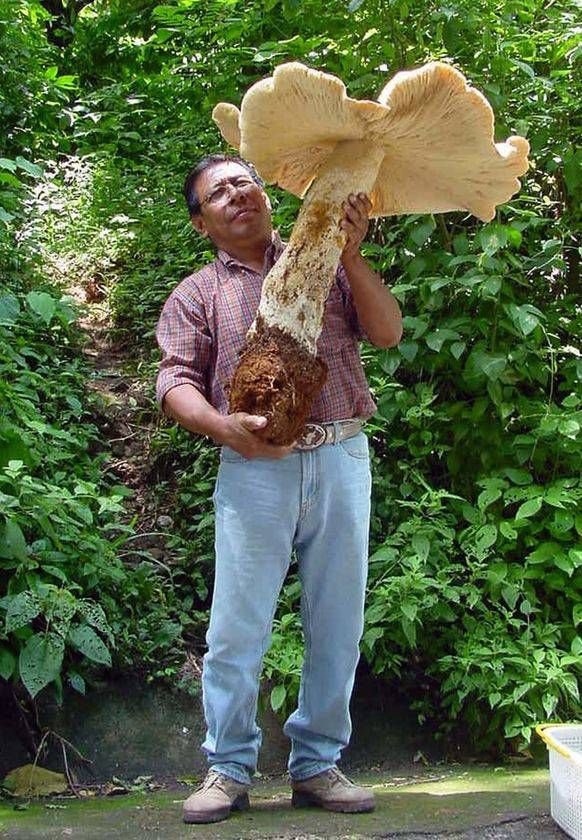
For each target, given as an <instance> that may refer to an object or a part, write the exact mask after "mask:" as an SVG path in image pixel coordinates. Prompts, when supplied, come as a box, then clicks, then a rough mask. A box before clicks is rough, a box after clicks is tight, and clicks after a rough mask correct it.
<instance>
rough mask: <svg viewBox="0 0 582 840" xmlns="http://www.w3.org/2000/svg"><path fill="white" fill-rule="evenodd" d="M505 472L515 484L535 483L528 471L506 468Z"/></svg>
mask: <svg viewBox="0 0 582 840" xmlns="http://www.w3.org/2000/svg"><path fill="white" fill-rule="evenodd" d="M503 472H504V474H505V475H506V476H507V477H508V479H509V480H510V481H512V482H513V483H514V484H519V485H525V484H531V483H532V482H533V478H532V475H531V473H529V472H527V470H516V469H514V468H513V467H506V468H505V469H504V470H503Z"/></svg>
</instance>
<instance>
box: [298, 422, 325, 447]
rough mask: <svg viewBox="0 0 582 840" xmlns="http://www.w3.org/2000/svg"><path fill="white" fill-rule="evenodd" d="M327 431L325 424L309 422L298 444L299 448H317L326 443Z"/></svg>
mask: <svg viewBox="0 0 582 840" xmlns="http://www.w3.org/2000/svg"><path fill="white" fill-rule="evenodd" d="M326 438H327V433H326V431H325V429H324V428H323V426H320V424H319V423H307V424H306V425H305V431H304V432H303V434H302V435H301V438H300V440H299V441H298V442H297V444H296V448H297V449H317V447H318V446H321V445H322V443H325V441H326Z"/></svg>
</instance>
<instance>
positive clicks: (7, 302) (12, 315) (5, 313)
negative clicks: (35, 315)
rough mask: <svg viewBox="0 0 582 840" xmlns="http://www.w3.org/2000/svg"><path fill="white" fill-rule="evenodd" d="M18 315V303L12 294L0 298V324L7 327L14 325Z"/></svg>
mask: <svg viewBox="0 0 582 840" xmlns="http://www.w3.org/2000/svg"><path fill="white" fill-rule="evenodd" d="M19 315H20V303H19V302H18V298H17V297H15V296H14V295H12V294H10V293H9V294H7V295H2V297H0V324H6V325H8V326H10V325H12V324H14V323H15V321H16V320H17V318H18V316H19Z"/></svg>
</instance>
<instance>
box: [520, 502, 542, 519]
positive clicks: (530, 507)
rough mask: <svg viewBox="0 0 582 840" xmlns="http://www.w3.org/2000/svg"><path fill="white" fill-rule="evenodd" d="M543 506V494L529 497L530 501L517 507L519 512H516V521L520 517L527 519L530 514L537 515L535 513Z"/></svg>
mask: <svg viewBox="0 0 582 840" xmlns="http://www.w3.org/2000/svg"><path fill="white" fill-rule="evenodd" d="M541 506H542V497H541V496H538V497H537V498H536V499H529V501H527V502H524V503H523V504H522V505H520V506H519V508H518V509H517V512H516V514H515V521H516V522H518V521H519V520H520V519H527V518H528V517H530V516H535V514H536V513H537V512H538V511H539V510H540V508H541Z"/></svg>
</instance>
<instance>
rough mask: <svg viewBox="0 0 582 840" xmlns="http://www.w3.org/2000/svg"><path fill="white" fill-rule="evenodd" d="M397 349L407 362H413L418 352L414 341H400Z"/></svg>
mask: <svg viewBox="0 0 582 840" xmlns="http://www.w3.org/2000/svg"><path fill="white" fill-rule="evenodd" d="M398 350H399V351H400V354H401V355H402V356H404V358H405V359H406V361H407V362H413V361H414V359H415V358H416V354H417V353H418V344H417V343H416V341H402V342H401V343H400V344H399V345H398Z"/></svg>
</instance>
